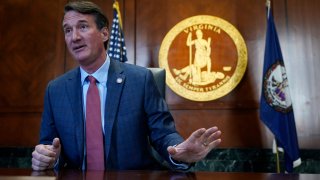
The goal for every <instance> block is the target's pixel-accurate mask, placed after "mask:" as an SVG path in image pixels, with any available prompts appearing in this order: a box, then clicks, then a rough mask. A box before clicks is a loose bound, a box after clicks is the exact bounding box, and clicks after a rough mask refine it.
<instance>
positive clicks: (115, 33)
mask: <svg viewBox="0 0 320 180" xmlns="http://www.w3.org/2000/svg"><path fill="white" fill-rule="evenodd" d="M108 55H109V56H110V58H112V59H115V60H118V61H121V62H126V61H127V50H126V44H125V42H124V36H123V31H122V21H121V14H120V9H119V3H118V1H115V2H114V3H113V20H112V27H111V34H110V42H109V49H108Z"/></svg>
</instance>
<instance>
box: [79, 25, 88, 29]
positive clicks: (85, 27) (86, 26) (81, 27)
mask: <svg viewBox="0 0 320 180" xmlns="http://www.w3.org/2000/svg"><path fill="white" fill-rule="evenodd" d="M87 28H88V25H84V24H83V25H81V26H80V29H82V30H85V29H87Z"/></svg>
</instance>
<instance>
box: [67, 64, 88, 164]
mask: <svg viewBox="0 0 320 180" xmlns="http://www.w3.org/2000/svg"><path fill="white" fill-rule="evenodd" d="M66 89H67V94H68V98H69V101H70V104H71V107H72V113H73V117H74V119H73V121H74V128H75V129H74V131H75V132H76V134H75V144H74V145H75V146H76V147H75V148H77V149H78V151H75V152H79V153H80V154H77V156H78V158H79V160H80V162H81V163H80V164H82V162H83V158H84V157H83V154H84V152H83V147H84V144H83V142H84V129H83V128H84V127H83V126H84V125H83V122H84V121H83V105H82V86H81V80H80V69H79V68H77V69H75V70H74V71H73V72H72V73H71V74H70V76H69V78H68V79H67V80H66ZM66 118H71V119H72V117H66ZM70 144H72V142H70Z"/></svg>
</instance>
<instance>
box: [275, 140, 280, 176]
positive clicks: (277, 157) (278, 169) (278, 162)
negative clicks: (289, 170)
mask: <svg viewBox="0 0 320 180" xmlns="http://www.w3.org/2000/svg"><path fill="white" fill-rule="evenodd" d="M274 139H275V138H274ZM274 143H275V146H276V147H275V149H276V160H277V161H276V163H277V173H280V160H279V151H278V143H277V141H276V140H274Z"/></svg>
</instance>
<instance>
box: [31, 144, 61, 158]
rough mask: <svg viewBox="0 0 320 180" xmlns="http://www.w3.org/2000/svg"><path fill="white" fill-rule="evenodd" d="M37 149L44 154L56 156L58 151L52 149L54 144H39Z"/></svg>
mask: <svg viewBox="0 0 320 180" xmlns="http://www.w3.org/2000/svg"><path fill="white" fill-rule="evenodd" d="M35 151H36V152H37V153H38V154H42V155H44V156H49V157H55V156H56V153H55V152H54V151H52V145H43V144H41V145H37V146H36V148H35Z"/></svg>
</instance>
